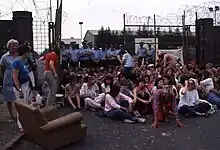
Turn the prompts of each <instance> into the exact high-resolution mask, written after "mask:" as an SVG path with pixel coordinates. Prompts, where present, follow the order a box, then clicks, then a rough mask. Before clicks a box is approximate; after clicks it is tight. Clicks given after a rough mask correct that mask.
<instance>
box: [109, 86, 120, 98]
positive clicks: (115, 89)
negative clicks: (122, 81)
mask: <svg viewBox="0 0 220 150" xmlns="http://www.w3.org/2000/svg"><path fill="white" fill-rule="evenodd" d="M119 92H120V87H119V86H117V85H113V86H112V88H111V89H110V92H109V95H111V96H112V97H113V98H116V97H117V96H118V94H119Z"/></svg>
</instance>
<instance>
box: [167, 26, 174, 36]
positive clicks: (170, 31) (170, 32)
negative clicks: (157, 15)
mask: <svg viewBox="0 0 220 150" xmlns="http://www.w3.org/2000/svg"><path fill="white" fill-rule="evenodd" d="M168 33H169V35H173V30H172V28H171V27H169V31H168Z"/></svg>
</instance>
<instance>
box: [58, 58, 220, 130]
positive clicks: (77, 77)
mask: <svg viewBox="0 0 220 150" xmlns="http://www.w3.org/2000/svg"><path fill="white" fill-rule="evenodd" d="M170 57H171V56H170ZM136 63H138V62H136ZM169 65H170V66H172V67H170V66H169ZM169 65H167V66H163V59H161V62H160V63H158V64H157V66H154V65H152V64H148V63H147V62H146V63H144V64H142V65H141V66H138V64H137V65H135V67H134V68H132V72H131V74H129V76H128V75H126V72H125V69H124V70H123V67H122V66H117V67H112V68H103V67H101V68H100V67H97V68H89V69H85V68H84V69H79V70H78V71H77V72H74V71H73V68H69V69H64V70H63V75H64V76H63V80H62V83H67V84H66V85H63V86H65V87H66V88H65V95H66V99H67V101H68V102H69V104H70V105H71V106H72V107H73V109H74V110H77V109H79V110H80V109H82V107H84V106H85V108H88V109H90V110H92V111H98V112H102V115H104V116H106V117H108V118H110V119H114V120H121V121H124V122H126V123H135V122H139V123H144V122H145V119H144V116H145V115H149V114H154V118H153V119H154V122H153V125H152V127H153V128H156V127H158V124H159V123H160V122H167V121H168V119H169V117H170V116H175V119H176V123H177V125H178V126H180V127H184V124H183V123H181V122H180V120H179V116H178V115H179V114H181V115H183V116H185V117H193V116H204V117H206V116H209V115H210V114H212V113H214V112H215V109H216V108H217V107H220V92H219V91H218V90H219V81H220V80H219V77H218V75H219V73H220V69H219V68H217V69H216V68H214V67H213V66H212V64H207V65H206V66H205V67H204V68H201V67H199V66H195V65H192V64H189V65H181V64H179V63H178V64H176V65H175V66H173V65H171V64H169ZM124 68H125V67H124Z"/></svg>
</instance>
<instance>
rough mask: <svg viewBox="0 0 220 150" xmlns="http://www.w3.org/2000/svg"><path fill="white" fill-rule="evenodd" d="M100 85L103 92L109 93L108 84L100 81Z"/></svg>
mask: <svg viewBox="0 0 220 150" xmlns="http://www.w3.org/2000/svg"><path fill="white" fill-rule="evenodd" d="M101 87H102V88H103V89H104V90H105V93H109V92H110V86H109V85H107V86H105V84H104V83H102V85H101Z"/></svg>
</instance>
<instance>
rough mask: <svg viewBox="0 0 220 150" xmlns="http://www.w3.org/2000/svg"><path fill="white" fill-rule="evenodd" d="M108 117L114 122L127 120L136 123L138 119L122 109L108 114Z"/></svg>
mask: <svg viewBox="0 0 220 150" xmlns="http://www.w3.org/2000/svg"><path fill="white" fill-rule="evenodd" d="M106 115H107V117H109V118H111V119H113V120H120V121H124V120H125V119H128V120H132V121H135V120H136V118H135V117H133V116H132V115H131V114H129V113H127V112H124V111H123V110H121V109H112V110H110V111H108V112H107V113H106Z"/></svg>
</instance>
